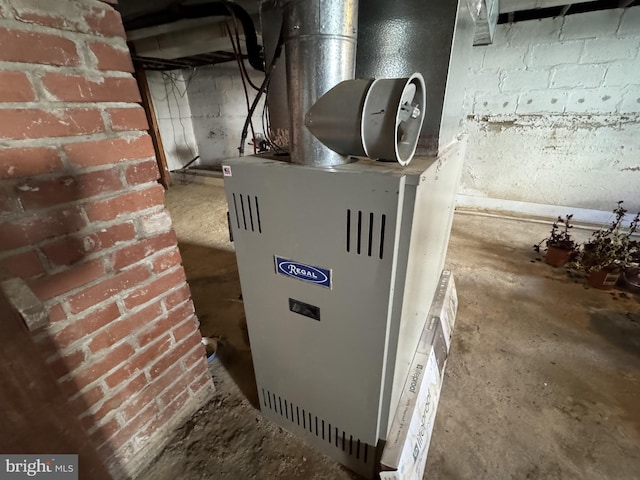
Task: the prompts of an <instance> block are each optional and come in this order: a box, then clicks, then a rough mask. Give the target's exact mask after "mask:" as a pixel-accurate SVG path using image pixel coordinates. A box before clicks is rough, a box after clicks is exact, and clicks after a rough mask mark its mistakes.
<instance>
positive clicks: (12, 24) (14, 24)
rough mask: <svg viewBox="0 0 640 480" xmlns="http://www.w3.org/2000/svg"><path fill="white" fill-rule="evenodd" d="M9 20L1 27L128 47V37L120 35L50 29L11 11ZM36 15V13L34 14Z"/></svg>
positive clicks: (1, 24) (2, 23)
mask: <svg viewBox="0 0 640 480" xmlns="http://www.w3.org/2000/svg"><path fill="white" fill-rule="evenodd" d="M8 13H9V15H11V16H10V17H9V18H0V27H4V28H7V29H9V30H15V31H21V32H25V33H42V34H46V35H53V36H56V37H61V38H64V39H66V40H70V41H72V42H74V43H76V42H85V43H89V42H92V41H99V42H103V43H108V44H114V45H119V46H122V45H125V47H126V37H122V36H119V35H114V36H105V35H103V34H101V33H92V32H82V31H76V30H66V29H63V28H57V27H50V26H47V25H41V24H39V23H37V22H35V21H27V20H21V19H19V18H17V17H16V16H15V15H14V14H13V12H11V11H9V12H8ZM34 13H36V12H34ZM77 20H81V21H84V19H80V18H78V19H77ZM86 28H87V29H91V26H89V25H88V24H86Z"/></svg>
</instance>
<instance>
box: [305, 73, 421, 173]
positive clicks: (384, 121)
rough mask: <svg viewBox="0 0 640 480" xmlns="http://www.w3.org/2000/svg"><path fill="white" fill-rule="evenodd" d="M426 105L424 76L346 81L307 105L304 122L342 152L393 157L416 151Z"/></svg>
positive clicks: (405, 158) (404, 158)
mask: <svg viewBox="0 0 640 480" xmlns="http://www.w3.org/2000/svg"><path fill="white" fill-rule="evenodd" d="M425 110H426V87H425V83H424V78H423V77H422V75H421V74H419V73H414V74H413V75H411V76H410V77H409V78H385V79H375V80H345V81H343V82H341V83H339V84H338V85H336V86H335V87H333V88H332V89H331V90H329V91H328V92H327V93H325V94H324V95H323V96H322V97H321V98H319V99H318V101H317V102H316V103H315V104H314V105H313V106H312V107H311V108H310V109H309V111H308V112H307V114H306V116H305V126H306V127H307V128H308V129H309V131H310V132H311V133H312V134H313V135H314V136H315V137H316V138H317V139H318V140H320V141H321V142H322V143H323V144H324V145H326V146H327V147H329V148H330V149H331V150H333V151H335V152H337V153H340V154H341V155H354V156H361V157H369V158H371V159H374V160H383V161H397V162H398V163H400V165H403V166H405V165H408V164H409V162H411V159H412V158H413V156H414V155H415V152H416V147H417V145H418V137H419V135H420V130H421V129H422V123H423V122H424V116H425Z"/></svg>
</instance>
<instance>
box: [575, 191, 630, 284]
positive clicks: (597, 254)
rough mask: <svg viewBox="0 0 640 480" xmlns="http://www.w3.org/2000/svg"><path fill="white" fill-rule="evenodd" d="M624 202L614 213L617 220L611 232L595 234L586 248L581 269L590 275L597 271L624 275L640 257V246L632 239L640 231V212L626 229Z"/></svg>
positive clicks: (583, 249)
mask: <svg viewBox="0 0 640 480" xmlns="http://www.w3.org/2000/svg"><path fill="white" fill-rule="evenodd" d="M622 203H623V202H622V201H620V202H618V206H617V207H616V208H615V209H614V210H613V213H614V214H615V218H614V219H613V221H612V222H611V223H610V224H609V226H608V227H607V228H602V229H600V230H598V231H595V232H593V234H592V235H591V239H590V240H589V241H588V242H587V243H585V244H584V245H583V247H582V251H581V252H580V255H579V257H578V261H577V266H579V267H581V268H582V269H583V270H584V271H586V272H587V273H591V272H594V271H597V270H606V271H611V272H614V271H621V270H622V269H623V268H625V267H627V266H629V265H630V264H631V263H632V262H633V260H634V258H636V257H637V256H638V254H639V253H640V242H638V241H637V240H634V239H633V238H632V236H633V234H635V233H636V232H637V231H638V228H640V212H639V213H638V214H637V215H636V216H635V217H634V218H633V219H632V220H631V223H630V224H629V226H628V227H626V228H625V227H623V222H624V217H625V215H626V213H627V209H626V208H624V207H623V206H622Z"/></svg>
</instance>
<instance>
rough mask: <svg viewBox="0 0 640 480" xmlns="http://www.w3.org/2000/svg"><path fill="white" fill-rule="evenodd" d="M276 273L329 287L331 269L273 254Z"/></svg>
mask: <svg viewBox="0 0 640 480" xmlns="http://www.w3.org/2000/svg"><path fill="white" fill-rule="evenodd" d="M274 259H275V264H276V273H278V274H280V275H285V276H287V277H292V278H297V279H298V280H304V281H305V282H310V283H313V284H316V285H322V286H323V287H329V288H331V270H328V269H326V268H321V267H314V266H312V265H307V264H305V263H300V262H294V261H293V260H288V259H286V258H282V257H278V256H277V255H276V256H274Z"/></svg>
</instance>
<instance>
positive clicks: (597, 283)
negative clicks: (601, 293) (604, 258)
mask: <svg viewBox="0 0 640 480" xmlns="http://www.w3.org/2000/svg"><path fill="white" fill-rule="evenodd" d="M619 277H620V272H619V271H608V270H594V271H593V272H591V273H589V275H587V283H588V284H589V285H591V286H592V287H593V288H599V289H600V290H611V289H612V288H615V286H616V282H617V281H618V278H619Z"/></svg>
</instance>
